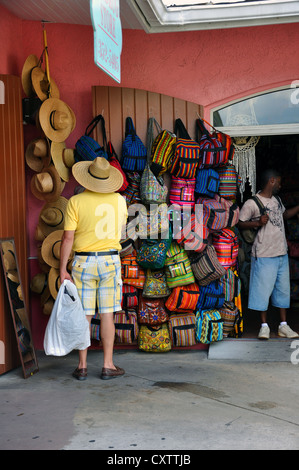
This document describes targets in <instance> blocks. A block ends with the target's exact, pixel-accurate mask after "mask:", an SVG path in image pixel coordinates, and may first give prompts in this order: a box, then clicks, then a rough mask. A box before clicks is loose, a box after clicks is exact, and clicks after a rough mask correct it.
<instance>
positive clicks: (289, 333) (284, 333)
mask: <svg viewBox="0 0 299 470" xmlns="http://www.w3.org/2000/svg"><path fill="white" fill-rule="evenodd" d="M278 336H281V337H282V338H298V337H299V335H298V333H296V331H293V330H292V329H291V328H290V327H289V325H279V327H278Z"/></svg>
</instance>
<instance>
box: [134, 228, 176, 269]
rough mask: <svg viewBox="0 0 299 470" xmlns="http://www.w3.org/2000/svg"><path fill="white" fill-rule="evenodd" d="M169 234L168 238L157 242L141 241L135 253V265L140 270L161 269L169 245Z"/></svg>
mask: <svg viewBox="0 0 299 470" xmlns="http://www.w3.org/2000/svg"><path fill="white" fill-rule="evenodd" d="M171 240H172V237H171V232H170V231H169V232H168V238H166V239H163V238H161V239H158V240H149V239H146V240H143V241H142V243H141V246H140V248H139V250H138V252H137V263H138V264H139V266H142V268H149V269H161V268H163V266H164V264H165V259H166V253H167V251H168V249H169V247H170V244H171Z"/></svg>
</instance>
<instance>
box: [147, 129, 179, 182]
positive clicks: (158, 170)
mask: <svg viewBox="0 0 299 470" xmlns="http://www.w3.org/2000/svg"><path fill="white" fill-rule="evenodd" d="M175 144H176V136H175V134H172V133H171V132H169V131H167V130H164V131H162V132H160V133H159V135H158V136H157V137H156V138H155V140H154V142H153V145H152V151H151V167H150V168H151V170H152V172H153V173H154V175H155V176H161V175H162V174H163V173H165V172H166V171H168V170H169V168H170V166H171V162H172V159H173V156H174V150H175Z"/></svg>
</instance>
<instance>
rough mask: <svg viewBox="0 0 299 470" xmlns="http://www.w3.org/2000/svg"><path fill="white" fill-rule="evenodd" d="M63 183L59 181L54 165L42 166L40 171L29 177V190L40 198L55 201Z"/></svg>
mask: <svg viewBox="0 0 299 470" xmlns="http://www.w3.org/2000/svg"><path fill="white" fill-rule="evenodd" d="M64 186H65V183H64V182H62V181H61V178H60V176H59V173H58V171H57V170H56V168H55V166H54V165H50V166H48V167H47V168H44V169H43V171H42V172H41V173H37V174H35V175H33V177H32V178H31V186H30V187H31V192H32V194H33V195H34V196H35V197H36V198H37V199H40V200H44V201H47V202H53V201H56V200H57V199H58V198H59V196H60V194H61V193H62V191H63V189H64Z"/></svg>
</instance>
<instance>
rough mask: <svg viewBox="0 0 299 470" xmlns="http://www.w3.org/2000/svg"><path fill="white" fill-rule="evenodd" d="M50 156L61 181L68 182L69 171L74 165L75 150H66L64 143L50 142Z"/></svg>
mask: <svg viewBox="0 0 299 470" xmlns="http://www.w3.org/2000/svg"><path fill="white" fill-rule="evenodd" d="M51 156H52V160H53V163H54V166H55V168H56V170H57V171H58V173H59V175H60V177H61V179H63V181H69V178H70V169H71V168H72V166H73V165H74V163H75V150H74V149H69V148H67V147H66V144H65V142H52V143H51Z"/></svg>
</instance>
